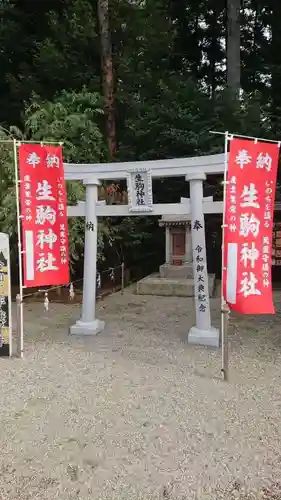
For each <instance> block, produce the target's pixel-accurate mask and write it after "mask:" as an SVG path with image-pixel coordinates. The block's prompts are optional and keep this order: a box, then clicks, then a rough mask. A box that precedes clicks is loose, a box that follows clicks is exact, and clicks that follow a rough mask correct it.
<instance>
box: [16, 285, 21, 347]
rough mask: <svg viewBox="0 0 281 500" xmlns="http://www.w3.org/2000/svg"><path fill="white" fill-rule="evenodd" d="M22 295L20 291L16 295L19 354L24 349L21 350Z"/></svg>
mask: <svg viewBox="0 0 281 500" xmlns="http://www.w3.org/2000/svg"><path fill="white" fill-rule="evenodd" d="M21 304H22V302H21V297H20V294H19V293H18V294H17V296H16V306H17V311H16V317H17V321H16V328H17V355H18V356H20V357H21V356H22V350H21Z"/></svg>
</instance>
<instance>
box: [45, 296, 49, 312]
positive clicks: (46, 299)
mask: <svg viewBox="0 0 281 500" xmlns="http://www.w3.org/2000/svg"><path fill="white" fill-rule="evenodd" d="M44 309H45V311H47V312H48V311H49V298H48V292H45V300H44Z"/></svg>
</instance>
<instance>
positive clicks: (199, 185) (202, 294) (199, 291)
mask: <svg viewBox="0 0 281 500" xmlns="http://www.w3.org/2000/svg"><path fill="white" fill-rule="evenodd" d="M185 179H186V180H187V181H189V183H190V212H191V239H192V255H193V276H194V288H195V313H196V326H193V327H192V328H191V329H190V331H189V334H188V342H189V343H190V344H199V345H205V346H213V347H219V330H217V329H216V328H213V327H212V326H211V314H210V299H209V284H208V270H207V258H206V238H205V221H204V211H203V181H204V180H205V179H206V175H205V174H204V173H201V172H198V173H196V174H189V175H187V176H186V178H185Z"/></svg>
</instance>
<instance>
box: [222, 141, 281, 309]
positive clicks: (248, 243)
mask: <svg viewBox="0 0 281 500" xmlns="http://www.w3.org/2000/svg"><path fill="white" fill-rule="evenodd" d="M278 156H279V146H278V145H277V144H273V143H264V142H257V143H255V142H254V141H248V140H240V139H232V140H231V142H230V153H229V161H228V175H227V181H228V183H227V187H226V213H225V226H226V227H225V230H224V241H223V248H224V264H225V265H224V267H225V269H224V272H223V294H224V298H225V300H226V302H227V303H228V305H229V307H230V308H231V309H233V310H235V311H238V312H240V313H243V314H274V312H275V311H274V305H273V298H272V281H271V248H272V226H273V213H274V199H275V187H276V175H277V168H278Z"/></svg>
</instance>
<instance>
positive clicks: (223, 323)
mask: <svg viewBox="0 0 281 500" xmlns="http://www.w3.org/2000/svg"><path fill="white" fill-rule="evenodd" d="M224 137H225V141H224V175H223V214H222V245H221V250H222V256H221V347H222V368H221V371H222V373H223V374H225V373H227V368H226V366H225V360H227V355H226V350H227V348H228V344H227V339H226V335H227V324H226V323H227V322H226V321H225V320H224V318H225V310H226V308H227V314H228V313H229V309H228V306H227V304H226V302H225V298H224V295H223V276H224V272H225V262H224V230H225V227H226V226H225V212H226V186H227V169H228V140H229V136H228V132H225V134H224ZM224 380H226V378H225V376H224Z"/></svg>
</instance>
